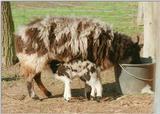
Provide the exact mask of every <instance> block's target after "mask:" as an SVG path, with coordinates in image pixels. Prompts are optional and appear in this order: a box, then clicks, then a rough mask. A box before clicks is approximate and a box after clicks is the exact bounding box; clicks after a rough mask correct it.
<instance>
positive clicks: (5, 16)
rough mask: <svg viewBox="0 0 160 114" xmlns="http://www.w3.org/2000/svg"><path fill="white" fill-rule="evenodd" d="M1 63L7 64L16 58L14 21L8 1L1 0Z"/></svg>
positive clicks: (10, 63)
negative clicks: (2, 0)
mask: <svg viewBox="0 0 160 114" xmlns="http://www.w3.org/2000/svg"><path fill="white" fill-rule="evenodd" d="M1 14H2V47H3V50H2V51H3V52H2V57H3V59H2V63H3V64H4V66H9V65H12V64H13V63H14V61H15V60H16V55H15V48H14V35H13V32H14V23H13V19H12V12H11V6H10V2H6V1H5V2H2V10H1Z"/></svg>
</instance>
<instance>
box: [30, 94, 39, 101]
mask: <svg viewBox="0 0 160 114" xmlns="http://www.w3.org/2000/svg"><path fill="white" fill-rule="evenodd" d="M32 99H33V100H40V98H39V97H38V96H37V95H35V96H33V97H32Z"/></svg>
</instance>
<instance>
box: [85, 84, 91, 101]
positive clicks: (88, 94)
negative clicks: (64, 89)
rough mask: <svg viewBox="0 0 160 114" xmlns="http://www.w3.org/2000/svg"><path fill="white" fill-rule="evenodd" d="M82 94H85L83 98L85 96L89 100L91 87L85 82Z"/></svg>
mask: <svg viewBox="0 0 160 114" xmlns="http://www.w3.org/2000/svg"><path fill="white" fill-rule="evenodd" d="M84 95H85V98H87V99H88V100H90V99H91V98H90V97H91V96H90V95H91V87H90V86H89V85H88V84H86V83H85V88H84Z"/></svg>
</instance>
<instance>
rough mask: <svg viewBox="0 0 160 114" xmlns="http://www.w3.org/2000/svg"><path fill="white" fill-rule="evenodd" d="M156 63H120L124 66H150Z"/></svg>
mask: <svg viewBox="0 0 160 114" xmlns="http://www.w3.org/2000/svg"><path fill="white" fill-rule="evenodd" d="M155 64H156V63H154V62H153V63H142V64H120V65H122V66H134V67H136V66H149V65H155Z"/></svg>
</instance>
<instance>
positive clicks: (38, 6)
mask: <svg viewBox="0 0 160 114" xmlns="http://www.w3.org/2000/svg"><path fill="white" fill-rule="evenodd" d="M137 5H138V3H136V2H79V3H78V2H20V3H19V2H12V14H13V19H14V23H15V28H16V29H17V27H18V26H20V25H22V24H25V23H28V22H29V21H30V20H32V19H33V18H36V17H43V16H46V15H51V16H78V17H82V16H83V17H91V18H96V19H100V20H103V21H105V22H106V23H108V24H110V25H112V27H113V29H114V30H117V31H120V32H124V33H126V34H128V35H134V34H139V33H140V32H142V30H143V28H142V27H140V26H137V25H136V15H137V9H138V8H137Z"/></svg>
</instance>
